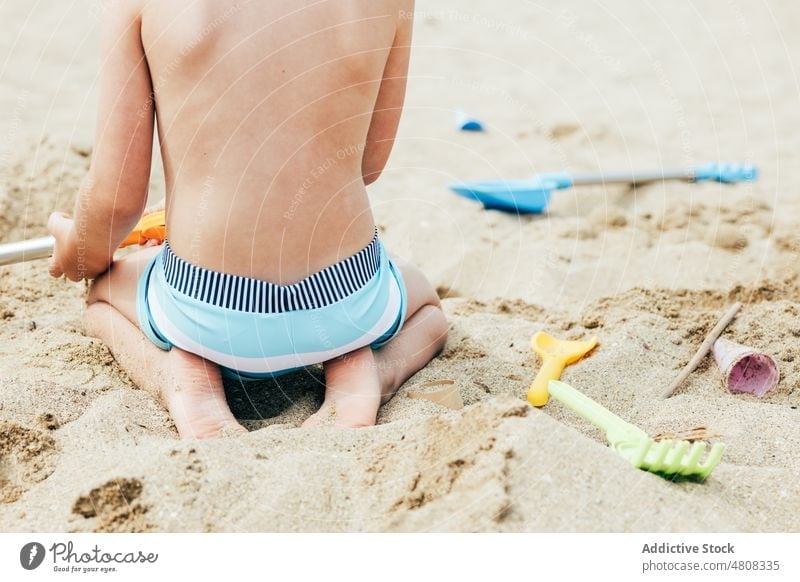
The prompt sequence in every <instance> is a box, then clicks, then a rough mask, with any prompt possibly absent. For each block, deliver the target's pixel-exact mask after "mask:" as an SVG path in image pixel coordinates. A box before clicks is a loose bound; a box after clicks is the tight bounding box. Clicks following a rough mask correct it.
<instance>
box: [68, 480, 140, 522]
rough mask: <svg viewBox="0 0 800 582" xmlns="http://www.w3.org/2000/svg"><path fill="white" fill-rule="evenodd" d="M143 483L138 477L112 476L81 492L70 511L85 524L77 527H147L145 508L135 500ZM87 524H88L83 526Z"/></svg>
mask: <svg viewBox="0 0 800 582" xmlns="http://www.w3.org/2000/svg"><path fill="white" fill-rule="evenodd" d="M143 490H144V485H143V484H142V482H141V481H140V480H139V479H126V478H120V479H112V480H110V481H107V482H106V483H104V484H103V485H100V486H99V487H95V488H94V489H92V490H91V491H89V493H88V494H87V495H81V496H80V497H78V498H77V499H76V500H75V503H73V504H72V513H73V514H74V515H77V516H80V517H82V518H83V519H84V520H86V521H87V522H88V523H84V524H81V525H80V526H79V529H80V530H89V531H95V532H142V531H147V530H149V529H151V526H150V524H148V523H147V521H146V519H145V516H146V514H147V511H148V510H149V507H147V506H145V505H143V504H142V503H141V502H140V501H138V499H139V497H140V496H141V495H142V491H143ZM87 526H88V527H87Z"/></svg>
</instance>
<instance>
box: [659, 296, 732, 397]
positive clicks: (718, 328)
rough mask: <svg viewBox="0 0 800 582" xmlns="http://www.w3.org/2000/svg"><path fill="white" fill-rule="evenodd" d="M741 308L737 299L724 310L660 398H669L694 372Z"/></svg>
mask: <svg viewBox="0 0 800 582" xmlns="http://www.w3.org/2000/svg"><path fill="white" fill-rule="evenodd" d="M741 308H742V304H741V303H739V302H738V301H737V302H736V303H734V304H733V305H731V306H730V307H729V308H728V311H726V312H725V315H723V316H722V319H720V320H719V322H718V323H717V325H715V326H714V329H712V330H711V331H710V332H709V334H708V335H707V336H706V339H704V340H703V343H702V344H700V347H699V348H698V349H697V353H695V355H694V357H693V358H692V359H691V360H689V363H688V364H686V367H684V368H683V370H682V371H681V373H680V375H679V376H678V377H677V378H676V379H675V381H674V382H673V383H672V386H670V387H669V388H668V389H667V390H665V391H664V394H662V395H661V397H662V398H669V397H670V396H672V395H673V394H674V393H675V391H676V390H677V389H678V388H680V387H681V384H683V382H684V381H685V380H686V378H688V377H689V374H691V373H692V372H694V369H695V368H696V367H697V366H698V365H699V364H700V362H701V361H702V359H703V358H705V357H706V354H708V352H709V351H710V350H711V346H713V345H714V342H715V341H717V338H718V337H719V336H721V335H722V332H723V331H725V328H726V327H728V325H729V324H730V322H731V321H733V318H734V317H736V314H737V313H739V310H740V309H741Z"/></svg>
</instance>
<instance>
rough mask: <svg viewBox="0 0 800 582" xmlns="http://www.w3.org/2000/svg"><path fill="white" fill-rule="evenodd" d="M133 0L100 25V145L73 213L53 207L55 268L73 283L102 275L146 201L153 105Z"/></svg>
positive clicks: (114, 9) (111, 11) (55, 272)
mask: <svg viewBox="0 0 800 582" xmlns="http://www.w3.org/2000/svg"><path fill="white" fill-rule="evenodd" d="M140 28H141V19H140V14H139V9H138V6H136V2H116V3H114V5H113V7H109V9H108V10H106V12H105V14H104V16H103V22H102V24H101V47H102V49H101V50H102V57H103V64H102V68H101V71H100V95H99V97H100V101H99V110H98V117H97V130H96V136H95V147H94V152H93V155H92V163H91V167H90V169H89V173H88V175H87V176H86V178H85V179H84V181H83V183H82V184H81V188H80V191H79V193H78V197H77V200H76V202H75V211H74V214H73V216H74V218H73V219H69V218H67V217H65V216H64V215H63V214H61V213H53V214H52V215H51V216H50V220H49V221H48V229H49V230H50V232H51V233H52V234H53V236H54V237H55V239H56V248H55V253H54V255H53V259H52V261H51V264H50V274H51V275H53V276H54V277H60V276H61V275H62V274H65V275H66V276H67V277H68V278H70V279H71V280H73V281H78V280H80V279H91V278H94V277H96V276H98V275H99V274H101V273H103V272H104V271H105V270H106V269H107V268H108V266H109V264H110V263H111V260H112V258H113V255H114V251H115V250H116V249H117V247H118V246H119V244H120V243H121V242H122V241H123V240H124V239H125V237H126V236H127V234H128V232H130V230H131V229H132V228H133V227H134V226H135V225H136V222H137V220H138V219H139V217H140V216H141V215H142V210H143V208H144V206H145V202H146V200H147V189H148V184H149V181H150V163H151V156H152V149H153V125H154V117H155V114H154V103H153V98H152V85H151V81H150V71H149V69H148V66H147V61H146V59H145V55H144V48H143V46H142V41H141V35H140Z"/></svg>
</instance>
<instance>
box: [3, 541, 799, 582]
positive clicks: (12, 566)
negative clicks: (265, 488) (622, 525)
mask: <svg viewBox="0 0 800 582" xmlns="http://www.w3.org/2000/svg"><path fill="white" fill-rule="evenodd" d="M798 542H800V536H798V535H797V534H785V535H784V534H686V535H681V534H669V535H664V534H652V535H650V534H0V580H13V581H16V580H50V579H58V580H66V579H70V580H83V579H87V578H89V579H93V580H141V579H142V578H144V577H150V576H158V578H157V579H164V578H163V577H164V576H170V575H172V576H182V577H181V578H180V579H185V578H183V577H184V576H186V575H192V574H197V575H198V576H202V579H203V580H206V579H208V578H209V577H222V576H226V577H230V576H237V575H241V576H245V575H252V574H253V573H259V574H260V576H259V579H261V578H264V579H276V578H277V579H279V580H306V579H310V578H311V577H312V576H313V577H324V579H334V580H336V579H339V578H347V579H350V580H375V579H378V580H380V581H381V582H384V581H386V580H404V581H405V582H408V580H409V579H410V577H412V576H413V577H414V578H413V580H431V579H433V577H438V576H441V577H442V579H447V580H452V579H455V578H457V577H458V578H463V579H465V580H474V579H478V578H483V579H486V580H498V579H502V578H503V577H510V576H514V577H515V579H516V578H517V577H519V576H522V577H523V579H526V578H529V579H542V577H543V576H547V577H548V579H551V580H562V579H574V578H575V577H577V576H588V577H591V579H601V580H602V579H607V578H608V579H610V578H612V577H613V579H614V580H615V582H616V581H623V580H647V579H654V580H720V581H723V580H724V581H726V582H727V581H728V580H760V579H763V580H776V581H777V580H798V579H800V568H798V561H800V559H798V556H797V547H798Z"/></svg>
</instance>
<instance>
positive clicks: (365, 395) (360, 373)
mask: <svg viewBox="0 0 800 582" xmlns="http://www.w3.org/2000/svg"><path fill="white" fill-rule="evenodd" d="M380 405H381V384H380V377H379V375H378V370H377V368H376V367H375V358H374V356H373V353H372V348H370V347H365V348H361V349H360V350H356V351H355V352H351V353H349V354H345V355H344V356H341V357H339V358H336V359H335V360H330V361H328V362H325V401H324V402H323V403H322V407H321V408H320V409H319V410H318V411H317V412H316V413H315V414H312V415H311V416H310V417H309V418H308V419H307V420H306V421H305V422H304V423H303V426H304V427H313V426H326V425H331V426H337V427H342V428H360V427H365V426H372V425H374V424H375V420H376V417H377V415H378V408H379V407H380Z"/></svg>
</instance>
